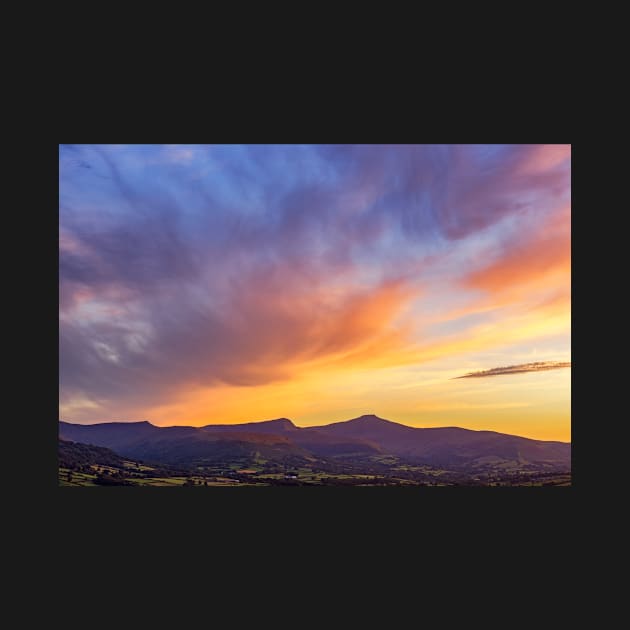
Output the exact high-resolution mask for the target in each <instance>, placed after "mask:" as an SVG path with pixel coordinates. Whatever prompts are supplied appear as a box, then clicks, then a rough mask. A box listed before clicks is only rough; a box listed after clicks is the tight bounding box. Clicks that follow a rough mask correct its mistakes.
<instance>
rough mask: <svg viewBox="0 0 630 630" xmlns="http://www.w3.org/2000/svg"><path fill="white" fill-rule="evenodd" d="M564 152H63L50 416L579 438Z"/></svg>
mask: <svg viewBox="0 0 630 630" xmlns="http://www.w3.org/2000/svg"><path fill="white" fill-rule="evenodd" d="M570 179H571V149H570V145H250V146H248V145H60V147H59V417H60V419H62V420H65V421H68V422H78V423H86V424H90V423H94V422H111V421H139V420H149V421H150V422H152V423H153V424H155V425H159V426H170V425H180V424H184V425H193V426H201V425H205V424H211V423H237V422H252V421H258V420H265V419H271V418H278V417H287V418H290V419H291V420H293V421H294V422H295V424H296V425H298V426H313V425H318V424H326V423H330V422H337V421H341V420H347V419H350V418H353V417H357V416H360V415H363V414H376V415H378V416H380V417H382V418H387V419H389V420H393V421H395V422H401V423H403V424H407V425H410V426H416V427H431V426H459V427H464V428H469V429H477V430H481V429H482V430H492V431H500V432H503V433H511V434H515V435H522V436H525V437H532V438H536V439H543V440H562V441H570V439H571V382H570V375H571V367H570V361H571V322H570V317H571V268H570V267H571V186H570Z"/></svg>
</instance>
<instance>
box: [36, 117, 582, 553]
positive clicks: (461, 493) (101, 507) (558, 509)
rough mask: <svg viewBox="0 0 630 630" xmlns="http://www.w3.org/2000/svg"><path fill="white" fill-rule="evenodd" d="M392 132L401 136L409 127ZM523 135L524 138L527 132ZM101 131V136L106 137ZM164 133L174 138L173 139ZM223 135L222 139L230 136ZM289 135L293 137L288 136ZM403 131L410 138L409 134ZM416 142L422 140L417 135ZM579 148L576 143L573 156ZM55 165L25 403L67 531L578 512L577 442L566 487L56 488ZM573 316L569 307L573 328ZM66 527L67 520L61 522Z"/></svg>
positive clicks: (410, 533)
mask: <svg viewBox="0 0 630 630" xmlns="http://www.w3.org/2000/svg"><path fill="white" fill-rule="evenodd" d="M550 122H552V123H555V122H556V121H555V120H551V121H550ZM62 135H63V136H64V137H63V140H75V141H76V140H79V141H80V140H83V141H84V142H85V141H86V136H91V138H90V141H91V140H93V139H94V138H93V136H94V134H93V133H74V132H73V133H70V132H65V133H63V134H62ZM97 135H102V134H97ZM105 135H109V141H110V142H113V140H116V141H120V140H123V139H122V138H113V135H112V134H105ZM123 135H133V134H123ZM155 135H161V134H158V133H156V134H155ZM183 135H187V134H183ZM193 135H194V134H193ZM201 135H203V134H201ZM236 135H240V134H236ZM307 135H310V134H307ZM364 135H367V136H369V135H371V134H369V133H366V134H364ZM385 135H388V134H385ZM391 135H394V136H398V138H399V139H402V137H403V136H407V135H409V134H404V133H402V134H400V133H398V134H396V133H394V134H391ZM478 135H486V134H478ZM490 135H492V134H490ZM495 135H496V134H495ZM499 135H504V134H499ZM506 135H507V134H506ZM540 135H546V136H547V138H546V140H545V141H547V142H549V138H551V140H552V141H558V140H563V141H564V142H566V140H567V137H566V136H567V135H568V134H566V133H561V132H560V133H558V132H555V131H554V132H551V133H547V134H539V133H538V132H537V133H535V134H530V142H531V138H534V136H538V137H535V138H534V139H535V140H538V141H540V140H542V138H540V137H539V136H540ZM78 136H81V137H78ZM112 138H113V140H112ZM310 139H311V140H312V138H310ZM520 139H521V141H523V139H524V138H520ZM96 140H97V141H101V142H102V141H103V140H104V138H102V137H100V138H96ZM145 140H146V138H145ZM167 140H170V141H171V142H173V141H175V138H172V137H171V138H167ZM185 140H189V141H190V140H192V138H191V137H190V136H189V137H187V138H184V139H183V140H182V139H177V142H184V141H185ZM227 140H228V139H224V142H227ZM237 140H241V141H243V140H244V139H243V138H237ZM283 140H284V141H285V142H286V141H287V139H286V138H284V139H283ZM406 140H407V142H409V139H408V138H406ZM496 140H497V138H495V141H496ZM127 141H129V140H128V139H127ZM231 141H232V142H234V141H235V140H234V139H232V140H231ZM267 141H269V139H268V140H267ZM276 141H277V140H276ZM300 141H302V139H300ZM197 142H198V139H197ZM215 142H216V140H215ZM416 142H418V143H422V142H421V141H420V140H416ZM424 142H427V140H425V141H424ZM79 143H80V142H79ZM138 143H140V141H138ZM193 143H194V142H193ZM320 143H325V142H320ZM573 155H574V149H572V159H573ZM57 168H58V144H57V143H55V144H52V145H46V158H45V160H44V164H43V169H42V173H46V174H48V173H50V177H48V176H46V177H43V178H42V180H43V181H45V182H47V183H48V186H41V188H40V187H37V189H36V190H34V191H32V192H34V193H35V195H37V194H40V195H42V199H41V200H40V201H39V203H40V204H41V206H40V207H41V208H43V209H44V210H43V211H42V212H40V213H38V215H37V216H38V226H39V229H38V234H37V236H38V238H39V244H38V248H39V249H38V258H39V260H41V261H42V262H41V263H39V265H40V266H39V267H38V274H39V281H38V282H37V285H36V287H37V291H38V293H39V294H40V295H42V296H45V298H44V302H45V304H44V307H43V308H41V309H40V310H38V312H37V313H36V314H35V316H36V320H37V323H36V327H37V328H38V329H39V333H40V334H39V337H40V346H39V347H40V348H48V350H47V351H46V352H45V356H43V355H44V353H43V352H42V353H41V355H40V356H39V359H38V360H37V362H36V365H37V366H38V367H37V368H36V370H37V372H38V373H39V374H41V380H40V382H41V392H43V393H44V394H42V395H41V396H40V395H39V394H37V395H33V394H31V397H30V401H29V402H31V401H34V402H36V403H41V404H42V409H41V410H40V411H38V412H37V424H38V426H40V427H41V425H42V424H45V426H46V431H45V432H42V433H41V435H45V436H46V437H45V440H43V441H40V443H39V444H38V446H39V448H40V449H41V450H40V452H39V454H38V455H37V456H36V457H37V458H38V459H39V461H40V462H44V463H45V470H44V472H43V473H42V476H43V479H44V481H42V479H40V480H39V481H38V483H39V485H41V486H42V487H45V489H46V494H47V495H48V497H49V498H50V499H51V502H52V509H53V510H54V513H55V514H56V515H57V517H58V518H59V519H60V521H61V523H63V524H65V528H67V530H68V531H77V529H80V530H82V529H83V528H84V527H85V526H86V524H87V523H89V527H90V528H92V531H93V532H102V533H103V534H106V535H107V536H109V537H114V538H116V540H118V541H120V540H122V539H124V538H126V537H127V536H129V535H130V532H135V531H141V532H142V535H143V536H148V537H152V538H154V539H159V540H166V541H168V540H177V541H182V540H184V541H185V540H186V539H187V537H189V536H193V535H194V536H195V537H196V536H203V537H204V538H206V539H207V540H221V539H222V537H225V538H226V539H233V538H234V537H235V536H239V535H244V536H247V537H261V536H262V537H264V536H267V535H268V536H270V537H271V538H272V539H278V540H280V541H282V540H284V539H286V538H289V539H291V540H294V539H296V538H297V539H299V540H302V542H303V544H305V545H308V544H309V543H308V542H307V541H308V539H309V536H314V537H315V539H316V540H317V539H319V538H321V537H326V538H327V537H330V536H332V537H339V536H341V537H343V538H344V540H355V539H356V538H357V537H358V538H363V537H364V536H370V535H375V534H378V535H379V537H380V536H381V535H388V536H390V537H392V536H393V537H394V539H397V538H399V537H403V538H405V539H406V538H409V539H413V540H416V541H419V540H424V539H425V537H426V536H431V535H437V536H438V537H439V538H440V539H444V537H446V538H449V537H452V538H453V539H454V540H455V539H457V540H459V539H461V538H462V537H463V538H466V539H468V540H474V539H476V538H477V537H478V538H486V537H488V536H496V537H497V540H504V541H506V542H508V543H510V542H516V541H517V540H518V539H519V538H520V539H521V540H522V539H523V537H524V536H538V535H542V534H543V532H549V531H550V530H553V532H554V533H553V537H554V538H555V539H556V541H557V540H558V538H562V536H563V535H564V532H566V529H567V528H568V527H569V521H568V518H570V515H571V514H572V506H573V496H574V495H575V493H576V492H577V489H576V485H580V484H581V483H582V481H583V478H582V475H581V474H580V468H579V467H580V464H579V457H578V453H579V448H578V449H575V450H573V485H572V486H571V487H569V488H546V487H543V488H522V487H521V488H492V489H488V488H469V487H466V488H463V487H457V488H453V487H448V488H413V489H406V488H354V489H344V488H268V487H265V488H234V489H232V488H230V489H227V488H226V489H217V490H212V491H210V492H208V491H207V490H206V489H204V490H203V491H199V490H198V489H194V488H190V489H188V488H187V489H178V490H166V491H164V489H160V488H100V489H98V490H94V489H84V490H77V489H74V488H61V487H59V486H58V475H57V456H56V443H57V436H56V433H57V428H58V427H57V419H56V418H57V416H58V388H57V383H55V380H56V379H55V375H56V374H57V373H58V365H59V363H58V359H59V356H58V351H59V347H58V328H57V326H56V324H55V322H57V321H58V262H59V252H58V227H59V226H58V203H57V201H58V179H57ZM573 183H574V179H573V177H572V185H573ZM573 204H575V201H574V200H573ZM573 216H575V215H574V214H573ZM41 217H44V218H43V219H42V218H41ZM40 221H41V224H40ZM575 227H576V223H575V221H574V220H573V219H572V239H574V238H575V236H576V229H575ZM573 243H574V241H573V240H572V252H574V251H575V248H573ZM572 255H573V254H572ZM572 266H573V265H572ZM55 309H56V312H55ZM574 322H575V317H574V310H573V309H572V328H573V332H574ZM573 351H574V344H573V343H572V352H573ZM572 360H573V361H574V360H575V357H572ZM578 370H579V367H578ZM576 388H577V384H576V378H575V372H574V371H573V368H572V391H573V392H575V391H576ZM573 413H575V407H574V408H573ZM577 425H578V423H577V421H576V420H575V418H573V419H572V442H573V443H575V442H576V441H578V442H579V441H580V436H581V435H583V434H582V433H581V430H580V429H579V428H578V426H577ZM39 430H40V429H38V431H39ZM79 524H81V525H79ZM61 529H64V526H63V525H62V526H61ZM191 532H194V534H191ZM379 540H380V538H379ZM390 540H391V538H390ZM294 542H295V540H294ZM418 544H419V543H418Z"/></svg>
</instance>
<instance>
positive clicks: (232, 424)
mask: <svg viewBox="0 0 630 630" xmlns="http://www.w3.org/2000/svg"><path fill="white" fill-rule="evenodd" d="M363 418H375V419H377V420H382V421H383V422H389V423H393V424H399V425H401V426H405V427H409V428H410V429H462V430H464V431H478V432H480V431H483V432H489V433H501V434H502V435H511V436H513V437H522V438H526V439H528V440H536V439H537V438H530V437H528V436H526V435H516V434H513V433H503V432H501V431H491V430H489V429H467V428H466V427H458V426H455V425H439V426H422V427H417V426H413V425H410V424H405V423H404V422H397V421H396V420H390V419H389V418H382V417H381V416H378V415H376V414H374V413H367V414H362V415H360V416H357V417H356V418H348V419H346V420H333V421H332V422H327V423H325V424H314V425H308V426H301V425H299V424H296V423H295V421H294V420H293V419H291V418H286V417H278V418H267V419H265V420H251V421H247V422H232V423H227V422H208V423H207V424H199V425H192V424H171V425H157V424H154V423H153V422H151V420H103V421H95V422H89V423H84V422H68V421H67V420H62V419H61V418H59V420H58V422H64V423H65V424H73V425H78V426H96V425H100V424H150V425H151V426H153V427H155V428H156V429H168V428H173V427H189V428H191V429H200V428H207V427H211V426H239V425H241V424H243V425H245V424H267V423H270V422H277V421H278V420H287V421H288V422H289V423H290V424H292V425H293V426H294V427H296V428H297V429H308V428H321V427H326V426H328V425H331V424H341V423H344V422H352V421H355V420H362V419H363ZM540 441H549V442H562V443H563V444H571V441H570V440H540Z"/></svg>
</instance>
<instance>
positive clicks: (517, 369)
mask: <svg viewBox="0 0 630 630" xmlns="http://www.w3.org/2000/svg"><path fill="white" fill-rule="evenodd" d="M564 367H571V361H536V362H535V363H521V365H505V366H503V367H495V368H491V369H489V370H481V371H479V372H469V373H468V374H464V375H463V376H456V377H455V378H480V377H483V376H499V375H500V374H521V373H523V372H542V371H544V370H556V369H558V368H564Z"/></svg>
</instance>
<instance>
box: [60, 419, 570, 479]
mask: <svg viewBox="0 0 630 630" xmlns="http://www.w3.org/2000/svg"><path fill="white" fill-rule="evenodd" d="M59 437H60V438H61V439H64V440H72V441H74V442H82V443H85V444H93V445H96V446H102V447H106V448H110V449H112V450H113V451H115V452H116V453H118V454H120V455H124V456H126V457H130V458H136V459H142V460H146V461H154V462H164V463H169V464H190V463H193V462H199V463H202V462H217V461H224V460H227V459H230V458H231V459H235V458H236V459H238V460H242V461H249V460H252V461H254V460H256V461H275V462H284V463H287V462H290V463H291V464H292V465H300V463H301V464H304V465H306V464H307V463H312V462H313V461H315V460H317V459H318V458H319V459H321V460H322V461H325V460H329V461H330V460H331V459H334V460H335V461H340V460H343V459H346V460H360V461H376V460H378V459H379V458H382V456H395V457H397V458H400V459H401V460H404V461H408V462H412V463H415V464H427V465H431V466H441V467H445V468H449V469H470V470H472V469H476V468H479V467H484V466H498V467H506V468H508V467H517V466H518V467H526V468H527V467H539V468H565V469H569V468H570V464H571V445H570V444H569V443H564V442H549V441H541V440H532V439H529V438H524V437H519V436H516V435H508V434H504V433H497V432H495V431H472V430H470V429H462V428H458V427H440V428H415V427H410V426H407V425H404V424H399V423H397V422H392V421H391V420H385V419H384V418H379V417H378V416H375V415H364V416H360V417H358V418H353V419H351V420H345V421H342V422H334V423H331V424H327V425H322V426H316V427H297V426H296V425H295V424H293V422H291V420H289V419H288V418H277V419H275V420H266V421H263V422H248V423H244V424H232V425H225V424H217V425H206V426H203V427H186V426H174V427H156V426H155V425H153V424H151V423H150V422H146V421H145V422H131V423H124V422H108V423H102V424H94V425H77V424H71V423H68V422H61V421H60V422H59Z"/></svg>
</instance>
